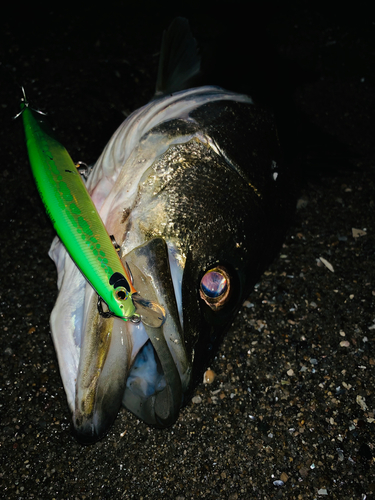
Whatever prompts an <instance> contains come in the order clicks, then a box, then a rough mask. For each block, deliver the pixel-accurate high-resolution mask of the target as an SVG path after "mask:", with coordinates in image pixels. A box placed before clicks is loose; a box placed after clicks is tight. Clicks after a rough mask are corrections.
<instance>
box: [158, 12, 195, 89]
mask: <svg viewBox="0 0 375 500" xmlns="http://www.w3.org/2000/svg"><path fill="white" fill-rule="evenodd" d="M200 63H201V59H200V55H199V54H198V45H197V41H196V40H195V38H194V37H193V35H192V33H191V31H190V26H189V22H188V20H187V19H185V18H183V17H177V18H176V19H174V20H173V21H172V23H171V25H170V26H169V28H168V29H167V30H166V31H164V33H163V39H162V43H161V50H160V59H159V69H158V77H157V80H156V90H155V97H159V96H161V95H166V94H171V93H173V92H178V91H179V90H184V89H187V88H189V87H190V86H191V83H192V80H193V78H194V77H196V76H197V75H198V73H199V70H200Z"/></svg>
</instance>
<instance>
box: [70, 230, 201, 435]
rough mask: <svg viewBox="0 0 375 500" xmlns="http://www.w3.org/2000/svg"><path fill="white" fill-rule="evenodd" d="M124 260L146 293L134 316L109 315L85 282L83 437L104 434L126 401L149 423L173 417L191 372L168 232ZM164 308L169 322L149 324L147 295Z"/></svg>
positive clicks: (79, 426) (77, 409)
mask: <svg viewBox="0 0 375 500" xmlns="http://www.w3.org/2000/svg"><path fill="white" fill-rule="evenodd" d="M125 259H126V264H127V266H128V268H129V270H130V272H131V275H132V279H133V286H134V287H135V288H136V290H137V292H138V293H139V295H140V296H141V297H143V298H145V299H146V300H145V301H144V302H143V304H144V305H143V306H141V307H143V308H144V310H143V311H141V316H143V317H145V318H146V319H145V321H142V322H140V323H137V324H136V323H132V322H130V321H127V322H125V321H123V320H121V319H119V318H113V317H112V318H103V317H102V316H100V315H99V313H98V310H97V307H96V299H97V297H96V296H95V293H93V291H92V290H91V289H90V288H89V287H86V297H85V303H86V304H87V307H86V314H85V315H84V325H83V331H84V337H83V342H82V347H81V352H80V360H79V367H78V374H77V380H76V390H75V405H74V409H73V426H74V434H75V436H76V438H77V440H79V441H80V442H81V443H84V444H89V443H93V442H95V441H97V440H98V439H101V438H102V437H103V436H104V435H105V434H106V432H107V430H108V429H109V427H110V426H111V424H112V423H113V421H114V420H115V418H116V416H117V413H118V411H119V409H120V407H121V405H123V406H125V407H126V408H127V409H128V410H130V411H131V412H132V413H134V414H135V415H136V416H137V417H139V418H140V419H142V420H143V421H144V422H146V423H147V424H151V425H154V426H156V427H160V428H163V427H167V426H169V425H171V424H173V423H174V422H175V421H176V419H177V417H178V413H179V410H180V408H181V406H182V403H183V395H184V393H185V392H186V390H187V388H188V385H189V382H190V375H191V360H190V357H189V355H188V353H187V350H186V347H185V342H184V336H183V329H182V322H183V320H182V307H181V282H182V273H183V269H182V268H181V267H179V266H178V265H176V261H175V259H174V254H173V252H171V249H170V248H168V246H167V244H166V242H165V241H164V239H162V238H153V239H152V240H150V241H148V242H147V243H145V244H144V245H142V246H139V247H137V248H135V249H133V250H132V251H130V252H129V253H128V254H127V255H126V257H125ZM148 301H150V302H151V303H154V304H155V303H156V304H158V306H159V307H161V308H162V309H163V311H164V317H165V318H164V322H163V323H162V324H161V325H160V323H159V324H158V326H150V324H147V323H152V322H148V321H147V302H148Z"/></svg>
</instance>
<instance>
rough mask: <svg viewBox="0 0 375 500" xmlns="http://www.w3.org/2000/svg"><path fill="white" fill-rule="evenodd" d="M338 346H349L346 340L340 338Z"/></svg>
mask: <svg viewBox="0 0 375 500" xmlns="http://www.w3.org/2000/svg"><path fill="white" fill-rule="evenodd" d="M340 347H350V342H348V341H347V340H342V341H341V342H340Z"/></svg>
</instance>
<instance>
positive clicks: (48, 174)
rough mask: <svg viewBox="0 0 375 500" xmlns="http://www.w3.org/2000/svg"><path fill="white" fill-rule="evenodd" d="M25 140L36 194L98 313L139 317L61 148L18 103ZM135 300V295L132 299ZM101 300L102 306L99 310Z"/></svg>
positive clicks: (118, 262)
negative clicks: (95, 298)
mask: <svg viewBox="0 0 375 500" xmlns="http://www.w3.org/2000/svg"><path fill="white" fill-rule="evenodd" d="M21 114H22V118H23V124H24V128H25V134H26V145H27V150H28V154H29V159H30V164H31V168H32V172H33V175H34V178H35V181H36V185H37V188H38V191H39V194H40V196H41V198H42V201H43V203H44V206H45V208H46V211H47V213H48V215H49V217H50V219H51V221H52V223H53V226H54V228H55V230H56V232H57V234H58V235H59V237H60V239H61V241H62V242H63V244H64V245H65V247H66V249H67V251H68V252H69V254H70V256H71V257H72V259H73V260H74V262H75V263H76V265H77V266H78V268H79V269H80V271H81V272H82V274H83V275H84V276H85V278H86V279H87V281H88V282H89V283H90V284H91V286H92V287H93V288H94V290H95V291H96V292H97V294H98V296H99V300H98V309H99V312H100V313H101V314H102V315H114V316H118V317H120V318H122V319H124V320H129V319H131V320H135V321H136V320H137V319H138V320H139V316H138V315H137V314H136V306H135V304H134V300H133V298H132V295H133V294H135V293H136V290H135V288H134V287H133V285H132V281H131V278H130V275H129V273H128V272H127V271H126V270H125V268H124V266H123V264H122V262H121V260H120V258H119V256H118V254H117V251H116V249H115V247H114V244H113V243H112V241H111V238H110V236H109V235H108V233H107V230H106V228H105V226H104V224H103V221H102V219H101V218H100V215H99V214H98V212H97V210H96V207H95V205H94V203H93V201H92V200H91V198H90V195H89V194H88V192H87V189H86V187H85V184H84V182H83V180H82V178H81V175H80V174H79V172H78V171H77V168H76V166H75V165H74V163H73V161H72V159H71V157H70V156H69V153H68V152H67V150H66V149H65V148H64V146H62V144H60V142H58V141H57V140H56V139H55V137H54V134H53V132H52V131H51V130H50V128H49V127H48V125H47V124H46V122H45V120H44V119H43V117H42V114H41V113H40V112H37V111H35V110H33V109H31V108H30V106H29V103H28V102H27V101H26V98H24V99H23V101H22V103H21ZM138 300H139V299H138ZM102 301H104V302H105V303H106V305H107V307H108V312H103V308H102Z"/></svg>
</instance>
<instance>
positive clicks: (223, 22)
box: [0, 1, 375, 500]
mask: <svg viewBox="0 0 375 500" xmlns="http://www.w3.org/2000/svg"><path fill="white" fill-rule="evenodd" d="M310 3H311V4H312V2H310ZM354 8H355V6H354ZM356 8H357V9H358V7H356ZM11 10H12V11H13V14H14V16H13V17H10V18H9V19H8V20H6V19H4V18H3V19H2V21H1V32H0V36H1V39H0V82H1V85H0V105H1V114H0V120H1V128H0V145H1V146H0V159H1V161H0V176H1V188H0V189H1V194H0V204H1V218H0V223H1V276H0V280H1V284H0V294H1V295H0V297H1V301H0V302H1V304H0V330H1V341H0V342H1V343H0V445H1V446H0V457H1V469H0V470H1V474H0V477H1V489H0V497H2V498H9V499H13V498H17V499H30V498H43V499H52V498H56V499H68V498H69V499H70V498H72V499H85V498H86V499H88V498H90V499H106V498H111V499H113V498H135V499H141V498H173V499H176V500H177V499H178V500H183V499H190V498H208V499H211V498H212V499H214V498H215V499H216V498H219V499H221V498H223V499H226V498H228V499H231V500H235V499H249V498H259V499H273V498H288V499H297V498H298V499H306V498H311V499H313V498H322V499H324V498H329V499H336V498H337V499H361V500H364V499H366V500H369V499H373V498H375V464H374V460H375V449H374V446H375V433H374V429H375V420H374V419H375V414H374V411H375V397H374V384H373V374H374V370H375V350H374V345H375V344H374V334H375V308H374V304H375V259H374V248H375V241H374V240H375V218H374V188H375V168H374V167H375V164H374V161H375V140H374V137H375V135H374V132H375V126H374V116H375V113H374V111H375V92H374V73H373V62H374V56H375V43H374V40H375V37H374V29H375V26H374V24H373V22H372V21H371V18H370V17H369V16H366V13H364V15H363V17H362V15H361V13H359V12H358V10H356V11H355V12H353V10H348V11H342V10H338V11H336V10H335V9H334V8H331V9H328V10H327V6H326V5H325V6H322V7H321V8H319V7H317V4H316V3H314V4H313V6H311V5H309V3H308V2H304V3H302V2H301V3H299V2H292V1H287V2H286V3H285V5H284V6H283V9H281V8H276V6H275V5H273V4H272V3H269V4H265V6H264V8H263V9H262V10H261V11H259V12H257V11H252V14H253V15H252V16H251V17H249V18H246V16H245V14H244V12H242V11H241V9H240V6H239V5H237V4H236V2H228V3H224V2H222V3H221V4H220V3H219V4H216V8H215V9H214V8H213V10H209V9H208V8H207V9H206V10H203V11H202V10H201V9H199V8H198V6H197V5H194V4H189V9H185V10H184V9H180V10H178V9H177V8H176V7H172V8H170V9H164V10H163V9H160V8H159V7H158V6H154V7H149V6H148V5H147V3H146V4H145V3H143V4H142V5H139V6H132V7H131V8H129V7H127V6H126V5H124V4H123V3H121V4H119V5H116V4H114V5H113V7H111V5H105V6H104V5H102V6H101V9H99V8H98V9H96V10H95V8H94V10H93V9H92V8H91V9H89V8H87V9H83V8H82V9H80V10H79V11H77V10H75V11H74V12H71V13H68V12H66V11H58V10H57V8H56V7H55V8H54V10H53V11H52V10H51V9H47V10H45V11H42V10H40V9H39V10H38V9H37V8H36V7H35V5H34V6H32V7H31V6H30V7H28V8H26V7H25V8H24V9H23V10H22V11H19V12H18V11H17V10H16V7H13V6H12V7H11ZM104 10H105V12H103V11H104ZM176 14H183V15H185V16H187V17H189V18H190V19H191V21H192V26H193V29H194V30H195V32H196V33H197V35H199V36H200V38H202V39H203V40H205V41H208V42H209V41H210V40H219V41H217V43H216V42H215V43H216V44H217V45H220V43H221V44H222V49H223V54H224V55H223V58H224V59H225V62H226V64H227V65H228V68H229V69H228V70H227V72H226V73H225V77H224V78H223V79H222V80H221V81H217V82H211V83H220V84H222V85H225V86H226V87H228V88H234V89H235V90H243V89H244V88H245V87H246V85H248V84H249V80H251V78H250V76H248V73H249V71H250V70H251V72H252V76H255V77H257V76H259V74H258V73H259V72H260V73H261V72H263V74H264V75H266V77H265V78H264V79H263V80H262V79H260V82H261V83H260V84H258V86H255V88H254V92H255V93H257V92H259V95H260V96H261V97H262V91H263V90H267V91H268V90H270V89H271V90H273V93H272V97H271V101H272V104H273V105H274V106H275V109H277V110H279V111H280V112H281V115H282V118H281V120H280V124H281V129H280V134H281V136H282V137H283V136H284V138H285V143H286V150H287V156H288V155H289V157H290V158H291V161H292V159H293V161H294V162H295V163H296V164H298V165H300V169H301V171H303V172H305V173H306V172H308V176H307V180H305V181H303V182H302V185H301V191H300V196H299V209H298V210H297V212H296V216H295V218H294V220H293V221H292V223H291V228H290V230H289V232H288V234H287V235H286V239H285V244H284V247H283V249H282V252H281V255H280V256H279V257H278V258H277V259H276V261H275V262H274V263H273V265H272V266H271V268H270V269H269V270H268V271H267V272H266V273H265V275H264V276H263V278H262V280H261V282H260V283H259V284H258V285H257V286H256V287H255V290H254V292H253V293H252V294H251V295H250V297H249V298H248V300H247V301H246V302H245V304H244V307H243V308H242V309H241V311H240V312H239V313H238V316H237V317H236V319H235V322H234V324H233V326H232V328H231V330H230V332H229V333H228V335H227V336H226V337H225V339H224V341H223V344H222V346H221V348H220V350H219V351H218V353H217V356H216V357H215V359H214V361H213V362H212V364H211V369H212V370H213V371H214V372H215V373H216V379H215V380H214V382H213V383H212V384H211V385H204V384H203V383H201V384H200V385H198V386H197V388H196V390H195V393H194V398H193V401H192V402H190V403H189V404H188V405H187V406H186V407H185V408H184V409H183V410H182V411H181V414H180V418H179V419H178V421H177V422H176V424H175V425H174V426H172V427H171V428H169V429H167V430H163V431H160V430H155V429H153V428H150V427H148V426H147V425H145V424H143V423H142V422H140V421H138V420H137V419H136V418H135V417H134V416H133V415H131V414H130V413H129V412H127V411H126V410H123V411H121V412H120V414H119V416H118V418H117V420H116V422H115V424H114V426H113V428H112V429H111V431H110V433H109V435H108V436H107V437H106V438H105V439H103V440H102V441H101V442H99V443H97V444H95V445H93V446H89V447H83V446H81V445H79V444H78V443H77V442H76V441H75V440H74V439H73V437H72V436H71V431H70V415H69V411H68V407H67V404H66V399H65V393H64V390H63V388H62V384H61V379H60V375H59V371H58V366H57V361H56V356H55V353H54V348H53V345H52V340H51V337H50V333H49V314H50V311H51V308H52V306H53V303H54V300H55V297H56V275H55V270H54V266H53V264H52V262H51V261H50V260H49V258H48V256H47V251H48V248H49V245H50V242H51V240H52V238H53V235H54V233H53V229H52V227H51V224H50V222H49V220H48V219H47V216H46V215H45V213H44V210H43V207H42V204H41V202H40V200H39V197H38V194H37V192H36V188H35V186H34V183H33V180H32V178H31V173H30V169H29V165H28V161H27V156H26V150H25V146H24V138H23V131H22V125H21V122H20V121H12V119H11V118H12V116H14V115H15V114H16V113H17V109H18V103H19V100H20V89H19V86H18V85H19V84H22V85H24V86H25V87H26V89H27V91H28V94H29V96H30V99H32V100H33V102H34V103H35V104H37V105H38V106H39V107H40V108H41V109H43V110H48V111H49V115H50V119H51V121H52V122H53V123H54V125H55V126H56V128H57V133H58V136H59V138H60V140H61V142H62V143H63V144H64V145H66V147H68V149H69V151H70V153H71V155H72V156H73V158H74V159H76V160H84V161H86V162H88V163H90V162H93V161H95V160H96V158H97V156H98V155H99V154H100V152H101V150H102V148H103V147H104V145H105V144H106V142H107V140H108V139H109V137H110V135H111V133H112V132H113V131H114V130H115V129H116V127H117V125H118V124H119V123H120V122H121V121H122V120H123V118H124V115H126V114H128V113H129V112H130V111H132V110H133V109H135V108H136V107H138V106H140V105H142V104H144V103H145V102H147V100H148V99H149V98H150V97H151V95H152V92H153V88H154V81H155V75H156V68H157V54H158V50H159V45H160V36H161V31H162V29H164V28H165V27H166V26H168V24H169V22H170V21H171V20H172V18H173V17H174V16H175V15H176ZM222 34H223V35H222ZM221 36H223V38H221ZM215 37H216V38H215ZM220 40H221V42H220ZM229 42H231V44H230V43H229ZM268 43H269V45H268ZM207 47H208V49H207V51H208V52H207V53H210V44H209V43H207ZM269 51H270V52H269ZM271 52H272V53H273V54H274V56H275V57H274V58H272V57H271V58H268V54H269V53H271ZM210 64H211V66H212V67H211V69H214V70H215V66H216V64H217V60H216V59H215V58H214V57H213V58H212V59H211V60H210ZM234 73H237V76H235V75H234ZM231 79H233V87H232V86H231ZM255 79H256V78H255ZM262 82H263V83H262ZM286 110H287V111H288V110H290V115H288V113H287V114H286V115H285V111H286ZM283 113H284V114H283ZM285 116H286V118H287V119H285ZM283 124H285V131H284V130H283V129H282V127H283ZM293 124H294V125H296V127H295V128H294V129H291V128H290V125H293ZM291 130H292V132H291ZM344 167H345V169H346V170H343V168H344ZM314 173H315V174H316V175H313V176H311V174H314ZM328 174H329V175H328ZM305 177H306V176H305ZM355 230H360V231H359V232H358V231H355Z"/></svg>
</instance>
